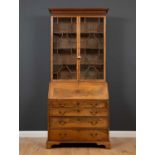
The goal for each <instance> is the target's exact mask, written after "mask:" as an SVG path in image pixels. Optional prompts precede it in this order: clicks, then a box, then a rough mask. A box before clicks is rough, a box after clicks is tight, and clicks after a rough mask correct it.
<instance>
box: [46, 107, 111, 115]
mask: <svg viewBox="0 0 155 155" xmlns="http://www.w3.org/2000/svg"><path fill="white" fill-rule="evenodd" d="M48 115H49V116H108V110H104V109H102V108H81V109H80V108H49V109H48Z"/></svg>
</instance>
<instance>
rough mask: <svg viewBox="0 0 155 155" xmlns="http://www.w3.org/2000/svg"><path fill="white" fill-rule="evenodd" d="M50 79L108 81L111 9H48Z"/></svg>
mask: <svg viewBox="0 0 155 155" xmlns="http://www.w3.org/2000/svg"><path fill="white" fill-rule="evenodd" d="M49 11H50V13H51V80H78V81H79V80H104V81H106V14H107V12H108V9H105V8H104V9H49Z"/></svg>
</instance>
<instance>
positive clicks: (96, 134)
mask: <svg viewBox="0 0 155 155" xmlns="http://www.w3.org/2000/svg"><path fill="white" fill-rule="evenodd" d="M90 135H91V136H92V137H93V138H95V137H97V136H98V133H90Z"/></svg>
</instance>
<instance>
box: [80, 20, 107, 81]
mask: <svg viewBox="0 0 155 155" xmlns="http://www.w3.org/2000/svg"><path fill="white" fill-rule="evenodd" d="M80 30H81V34H80V42H81V43H80V44H81V50H80V53H81V64H80V78H81V79H85V80H87V79H103V60H104V59H103V49H104V48H103V47H104V46H103V18H97V17H95V18H81V28H80Z"/></svg>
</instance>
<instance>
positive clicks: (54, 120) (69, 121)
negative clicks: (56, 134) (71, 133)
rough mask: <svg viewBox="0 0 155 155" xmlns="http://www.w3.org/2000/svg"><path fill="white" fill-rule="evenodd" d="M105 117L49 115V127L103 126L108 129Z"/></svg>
mask: <svg viewBox="0 0 155 155" xmlns="http://www.w3.org/2000/svg"><path fill="white" fill-rule="evenodd" d="M108 123H109V121H108V118H107V117H50V118H49V128H50V129H52V128H74V127H75V128H96V127H97V128H104V129H108V126H109V125H108Z"/></svg>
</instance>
